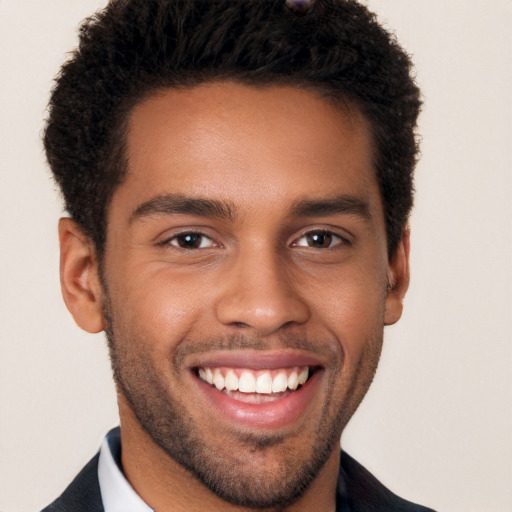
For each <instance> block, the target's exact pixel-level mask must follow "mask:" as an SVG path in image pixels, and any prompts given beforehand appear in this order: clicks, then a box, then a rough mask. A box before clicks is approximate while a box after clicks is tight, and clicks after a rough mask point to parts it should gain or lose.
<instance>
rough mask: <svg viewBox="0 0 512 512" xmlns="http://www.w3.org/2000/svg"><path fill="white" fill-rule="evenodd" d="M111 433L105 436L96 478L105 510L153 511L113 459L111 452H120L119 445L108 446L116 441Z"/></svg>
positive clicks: (106, 511) (108, 511)
mask: <svg viewBox="0 0 512 512" xmlns="http://www.w3.org/2000/svg"><path fill="white" fill-rule="evenodd" d="M110 434H111V433H109V434H107V435H106V436H105V439H103V443H102V444H101V449H100V458H99V461H98V480H99V482H100V490H101V499H102V501H103V508H104V509H105V512H127V511H129V512H153V509H152V508H150V507H149V506H148V505H147V504H146V503H145V502H144V501H143V500H142V498H141V497H140V496H139V495H138V494H137V493H136V492H135V490H134V489H133V487H132V486H131V485H130V484H129V482H128V480H126V477H125V476H124V475H123V472H122V471H121V469H120V468H119V466H118V465H117V463H116V461H115V460H114V456H113V455H112V452H117V453H120V447H117V446H116V447H113V446H110V445H111V444H112V443H115V442H116V441H117V437H116V438H115V439H113V438H112V437H113V436H112V435H110Z"/></svg>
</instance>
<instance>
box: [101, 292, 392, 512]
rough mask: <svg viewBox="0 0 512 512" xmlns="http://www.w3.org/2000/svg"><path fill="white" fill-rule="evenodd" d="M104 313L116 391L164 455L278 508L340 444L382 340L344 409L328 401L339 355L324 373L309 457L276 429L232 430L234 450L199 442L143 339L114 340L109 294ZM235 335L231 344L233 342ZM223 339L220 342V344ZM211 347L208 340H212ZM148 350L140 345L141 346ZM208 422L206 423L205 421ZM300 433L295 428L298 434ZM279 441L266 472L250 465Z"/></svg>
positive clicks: (242, 498)
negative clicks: (324, 394) (275, 463)
mask: <svg viewBox="0 0 512 512" xmlns="http://www.w3.org/2000/svg"><path fill="white" fill-rule="evenodd" d="M103 313H104V318H105V324H106V327H105V333H106V336H107V342H108V347H109V354H110V359H111V364H112V370H113V376H114V381H115V383H116V386H117V389H118V392H120V393H121V394H122V395H123V396H124V397H125V398H126V401H127V402H128V404H129V406H130V408H131V410H132V412H133V413H134V414H135V416H136V418H137V420H138V421H139V423H140V424H141V426H142V427H143V429H144V430H145V431H146V432H147V434H148V435H149V436H150V437H151V439H152V440H153V441H154V442H155V443H156V445H157V446H159V447H160V448H162V449H163V450H164V452H165V453H167V455H169V457H171V458H172V459H173V460H174V461H176V462H177V463H178V464H180V465H181V466H182V467H184V468H185V469H187V470H188V471H189V472H190V473H191V474H192V475H194V476H195V478H197V479H198V480H199V481H200V482H201V483H202V484H203V485H204V486H206V487H207V488H208V489H210V490H211V491H212V492H213V493H215V494H216V495H217V496H218V497H220V498H222V499H224V500H225V501H227V502H229V503H232V504H233V505H238V506H241V507H247V508H251V509H258V510H267V511H275V512H277V511H281V510H283V509H284V508H286V507H288V506H290V505H293V504H294V503H295V502H296V501H297V500H298V499H299V498H300V497H301V496H302V495H303V494H304V492H305V491H306V489H308V487H309V486H310V484H311V482H313V480H314V479H315V478H316V477H317V476H318V474H319V473H320V471H321V469H322V468H323V466H324V465H325V463H326V461H327V460H328V458H329V457H330V456H331V455H332V453H333V451H334V450H336V449H338V450H339V440H340V435H341V431H342V429H343V428H344V426H345V425H346V423H347V422H348V420H349V419H350V417H351V416H352V414H353V412H354V411H355V409H356V408H357V406H358V405H359V403H360V401H361V400H362V398H363V397H364V395H365V394H366V391H367V389H368V387H369V385H370V383H371V381H372V379H373V376H374V374H375V371H376V368H377V364H378V360H379V357H380V350H381V346H382V334H381V335H380V340H373V341H372V342H371V343H370V344H369V347H370V350H369V352H370V354H369V359H370V361H369V362H368V363H367V364H365V365H364V367H363V365H360V366H361V368H358V370H357V372H356V373H357V375H356V377H357V379H354V382H353V383H352V384H351V386H349V387H350V388H359V389H358V390H356V391H355V392H354V393H352V391H354V390H353V389H349V390H348V393H349V396H350V399H349V400H348V401H347V402H349V403H344V404H342V405H343V406H342V407H339V408H334V407H333V404H332V402H333V397H335V396H336V392H335V380H336V377H335V376H336V370H337V371H341V361H340V362H338V363H337V366H339V368H335V369H334V370H333V371H331V373H330V378H329V384H328V386H329V391H330V392H329V393H328V397H327V399H326V401H325V403H324V405H323V408H322V411H321V413H320V415H319V419H318V422H317V428H316V429H315V431H314V432H315V433H314V439H311V436H309V437H308V439H307V440H308V442H309V444H310V446H311V449H310V451H309V456H308V457H303V458H302V460H297V456H296V450H294V449H293V448H288V449H283V447H284V446H290V443H288V445H286V444H284V441H286V439H284V438H283V436H282V435H281V434H279V433H275V434H261V435H257V434H246V433H245V434H244V433H241V432H240V433H238V434H234V433H233V432H231V435H232V436H233V435H235V439H234V443H235V445H236V446H243V447H244V448H245V449H244V450H243V451H242V450H240V451H239V452H238V453H237V452H236V450H234V449H233V444H232V443H230V442H226V443H224V445H223V450H222V451H219V450H217V449H216V447H212V446H210V445H208V444H207V443H206V442H205V439H204V437H203V435H202V432H201V428H200V425H197V424H196V423H195V422H194V420H193V419H192V418H191V416H190V414H189V413H188V412H187V408H186V406H185V404H184V403H183V402H182V401H181V400H180V398H179V397H178V396H173V394H172V392H171V389H170V388H169V386H168V385H167V384H166V382H165V381H164V380H163V379H161V378H159V373H158V371H157V369H156V368H155V367H154V364H153V361H152V359H151V357H150V354H149V351H148V350H147V348H146V347H147V345H146V344H145V343H144V342H143V340H140V339H139V340H137V339H129V340H128V339H126V336H124V337H123V339H122V340H120V339H118V338H117V337H116V334H115V325H114V321H113V318H112V307H111V305H110V300H109V299H108V296H107V298H106V299H105V300H104V304H103ZM239 343H240V339H237V341H236V344H237V345H239ZM229 344H230V341H229V339H227V340H226V339H225V340H222V341H220V342H219V345H222V346H223V347H226V346H227V345H229ZM210 345H211V343H210ZM127 346H128V347H137V348H138V350H137V351H135V350H132V351H131V353H130V350H127V349H126V347H127ZM145 348H146V350H144V349H145ZM358 379H362V380H364V381H365V383H364V386H363V387H364V389H360V388H361V386H357V385H356V384H357V383H356V382H355V381H356V380H358ZM206 428H208V427H206ZM299 438H300V432H299ZM275 447H281V450H280V454H281V456H282V457H281V459H280V461H279V462H280V463H279V465H278V467H273V468H272V471H268V472H267V471H265V468H263V470H261V471H254V469H253V468H251V467H250V466H251V465H250V464H247V458H248V457H251V456H254V455H256V456H257V457H258V460H262V458H264V456H265V451H266V450H273V449H275Z"/></svg>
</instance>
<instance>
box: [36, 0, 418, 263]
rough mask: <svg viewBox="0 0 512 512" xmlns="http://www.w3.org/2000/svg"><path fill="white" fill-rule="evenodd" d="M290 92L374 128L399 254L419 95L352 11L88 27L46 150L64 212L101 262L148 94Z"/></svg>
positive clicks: (153, 9)
mask: <svg viewBox="0 0 512 512" xmlns="http://www.w3.org/2000/svg"><path fill="white" fill-rule="evenodd" d="M224 79H225V80H233V81H238V82H240V83H244V84H250V85H255V86H266V85H274V84H275V85H293V86H298V87H304V88H309V89H314V90H316V91H319V92H320V93H321V94H322V95H324V96H327V97H329V98H332V99H334V100H341V101H345V102H346V101H347V100H348V101H349V102H352V103H354V104H356V105H357V106H358V107H359V108H360V109H361V111H362V113H363V114H364V115H365V116H366V117H367V119H368V120H369V121H370V124H371V127H372V135H373V139H374V144H375V169H376V173H377V179H378V182H379V186H380V190H381V194H382V199H383V204H384V216H385V221H386V232H387V241H388V252H389V254H390V255H392V254H393V252H394V250H395V248H396V247H397V244H398V242H399V240H400V237H401V235H402V232H403V229H404V227H405V225H406V223H407V219H408V216H409V212H410V210H411V207H412V202H413V170H414V167H415V164H416V160H417V155H418V144H417V138H416V135H415V128H416V120H417V116H418V113H419V109H420V105H421V102H420V93H419V89H418V88H417V86H416V85H415V83H414V79H413V77H412V67H411V61H410V58H409V56H408V55H407V54H406V53H405V52H404V50H403V49H402V48H401V47H400V46H399V45H398V43H397V42H396V40H395V38H394V36H393V35H392V34H390V33H388V32H387V31H386V30H384V29H383V28H382V27H381V26H380V25H379V23H378V22H377V20H376V17H375V15H374V14H372V13H371V12H369V11H368V9H367V8H366V7H365V6H363V5H361V4H359V3H358V2H356V1H355V0H317V1H316V3H315V4H314V8H313V9H312V10H311V11H310V12H308V13H307V14H304V15H301V13H300V12H299V13H297V11H293V10H291V9H289V8H288V7H287V6H286V3H285V1H284V0H213V1H205V0H112V1H111V2H110V3H109V4H108V6H107V7H106V8H105V9H104V10H103V11H100V12H99V13H97V14H95V15H94V16H92V17H91V18H89V19H87V20H86V21H85V22H84V23H83V25H82V26H81V28H80V42H79V46H78V48H77V49H76V50H75V51H74V52H73V53H72V55H71V58H70V60H69V61H68V62H66V63H65V64H64V66H63V67H62V69H61V71H60V73H59V75H58V76H57V78H56V83H55V87H54V89H53V91H52V96H51V99H50V104H49V116H48V120H47V125H46V130H45V136H44V145H45V149H46V154H47V158H48V162H49V164H50V166H51V169H52V172H53V174H54V176H55V179H56V181H57V183H58V185H59V186H60V189H61V191H62V194H63V196H64V200H65V204H66V208H67V210H68V212H69V214H70V215H71V217H72V218H73V219H75V220H76V222H77V223H78V224H79V225H80V226H81V228H82V229H83V231H84V232H85V233H86V234H87V236H89V237H90V238H91V239H92V240H93V242H94V244H95V246H96V249H97V251H98V253H99V255H100V257H101V254H102V252H103V248H104V244H105V237H106V222H107V214H108V206H109V204H110V201H111V199H112V195H113V193H114V191H115V189H116V186H117V185H118V184H119V183H120V182H121V181H122V179H123V177H124V175H125V173H126V169H127V165H126V159H125V153H124V142H125V138H126V125H127V118H128V114H129V112H130V111H131V109H132V108H133V106H134V105H135V104H136V103H137V102H139V101H141V100H142V99H143V98H145V97H147V96H148V95H150V94H152V93H154V92H156V91H158V90H161V89H163V88H169V87H193V86H195V85H198V84H200V83H204V82H207V81H213V80H224Z"/></svg>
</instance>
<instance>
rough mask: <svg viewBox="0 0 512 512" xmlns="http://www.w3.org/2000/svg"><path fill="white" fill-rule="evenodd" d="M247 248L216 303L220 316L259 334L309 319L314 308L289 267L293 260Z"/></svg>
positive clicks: (235, 263)
mask: <svg viewBox="0 0 512 512" xmlns="http://www.w3.org/2000/svg"><path fill="white" fill-rule="evenodd" d="M247 252H249V251H246V253H245V254H244V253H242V252H240V253H239V254H238V255H237V257H236V261H234V262H231V263H230V269H229V271H227V272H226V274H225V278H226V279H225V280H224V281H223V283H222V285H221V290H222V292H221V295H220V299H219V300H218V302H217V306H216V314H217V318H218V320H219V321H220V322H221V323H223V324H224V325H230V326H234V327H237V328H239V329H244V328H245V329H251V330H253V331H254V333H255V334H256V335H258V336H266V335H269V334H272V333H274V332H277V331H279V330H282V329H283V328H285V327H289V326H292V325H299V324H304V323H305V322H307V320H308V319H309V317H310V309H309V306H308V304H307V303H306V301H305V300H304V299H303V298H302V297H301V296H300V295H299V294H298V291H297V284H298V282H297V281H295V282H294V279H293V273H292V272H290V271H287V268H286V266H287V265H289V264H291V263H286V262H285V261H283V258H280V257H279V255H278V254H275V253H273V252H272V251H266V252H265V251H261V250H260V251H254V252H251V253H250V254H247ZM288 270H289V269H288Z"/></svg>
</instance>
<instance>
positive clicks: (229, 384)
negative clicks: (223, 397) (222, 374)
mask: <svg viewBox="0 0 512 512" xmlns="http://www.w3.org/2000/svg"><path fill="white" fill-rule="evenodd" d="M226 389H227V390H228V391H237V390H238V377H237V376H236V375H235V372H234V371H233V370H228V373H226Z"/></svg>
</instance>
